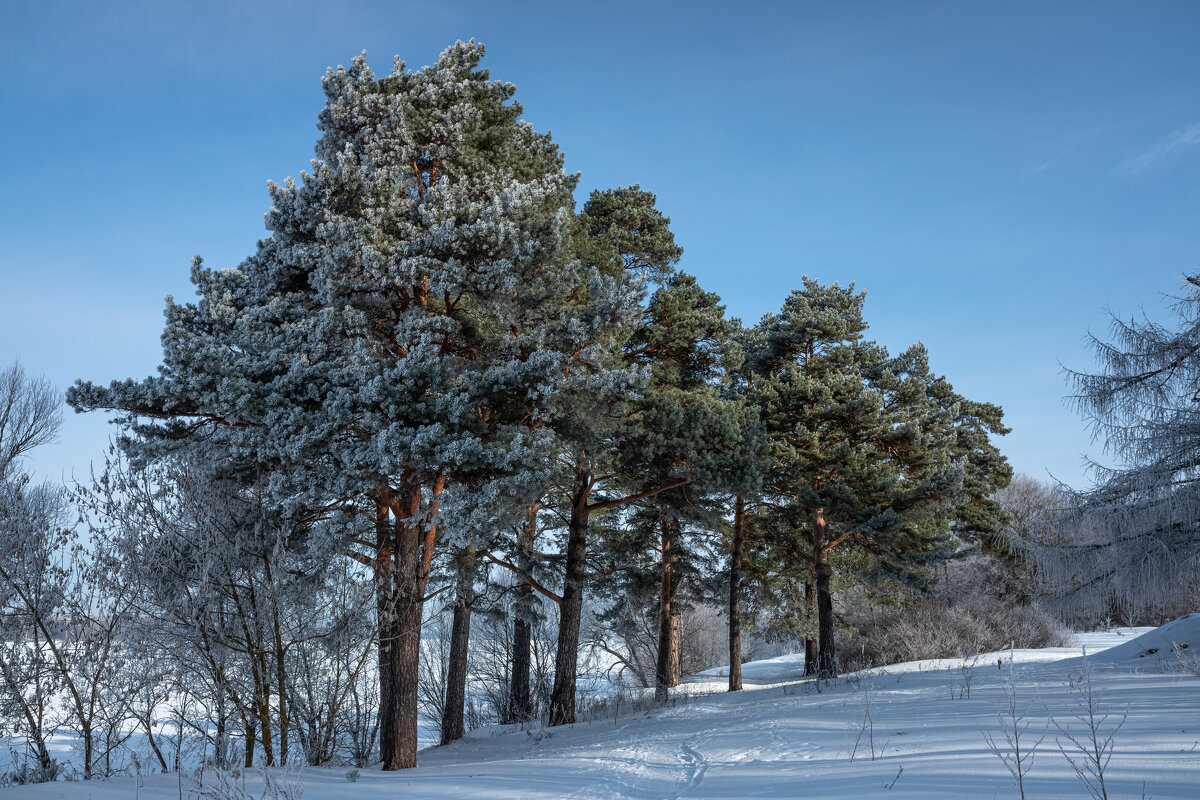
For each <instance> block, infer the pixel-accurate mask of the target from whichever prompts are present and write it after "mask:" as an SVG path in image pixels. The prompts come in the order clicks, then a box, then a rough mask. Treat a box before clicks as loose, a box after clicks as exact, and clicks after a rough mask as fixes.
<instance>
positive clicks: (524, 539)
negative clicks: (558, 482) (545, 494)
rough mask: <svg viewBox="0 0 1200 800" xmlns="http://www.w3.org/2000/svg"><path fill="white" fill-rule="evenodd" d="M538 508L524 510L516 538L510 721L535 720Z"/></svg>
mask: <svg viewBox="0 0 1200 800" xmlns="http://www.w3.org/2000/svg"><path fill="white" fill-rule="evenodd" d="M537 515H538V506H537V505H528V506H526V507H525V524H524V525H523V526H521V532H520V534H519V536H518V537H517V569H518V570H520V574H519V575H518V578H517V586H516V589H515V592H516V596H517V597H516V600H515V602H514V603H513V654H512V685H511V687H510V689H509V693H508V717H509V720H510V721H511V722H525V721H526V720H528V719H532V717H533V698H532V696H531V695H530V691H529V674H530V672H531V666H532V661H533V659H532V657H531V656H532V652H531V651H532V647H533V612H534V605H533V603H534V597H533V586H531V585H530V583H529V576H530V575H531V574H532V572H533V543H534V540H535V539H536V538H537Z"/></svg>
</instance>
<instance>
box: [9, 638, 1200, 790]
mask: <svg viewBox="0 0 1200 800" xmlns="http://www.w3.org/2000/svg"><path fill="white" fill-rule="evenodd" d="M1184 645H1186V648H1184V649H1181V650H1180V651H1179V652H1180V653H1181V654H1182V656H1183V658H1184V660H1189V661H1190V662H1191V663H1192V664H1197V663H1200V614H1192V615H1190V616H1187V617H1184V618H1182V619H1179V620H1176V621H1175V622H1172V623H1170V624H1169V625H1165V626H1163V627H1162V628H1158V629H1153V630H1151V629H1120V630H1113V631H1108V632H1104V633H1092V634H1084V635H1080V636H1078V637H1077V640H1076V642H1075V646H1073V647H1068V648H1052V649H1046V650H1017V651H1016V652H1015V654H1014V656H1015V671H1014V677H1015V685H1016V691H1017V706H1018V709H1019V710H1020V711H1021V712H1022V713H1023V714H1024V717H1025V719H1024V723H1028V726H1029V727H1028V731H1027V733H1026V737H1027V738H1026V739H1025V740H1024V742H1025V743H1026V746H1028V745H1029V744H1032V743H1033V742H1034V741H1036V740H1037V739H1039V738H1041V737H1042V736H1043V733H1045V737H1044V739H1043V740H1042V742H1041V744H1040V746H1038V748H1037V750H1036V752H1035V755H1034V760H1033V762H1032V765H1031V766H1030V767H1029V774H1028V776H1027V778H1026V780H1025V793H1026V796H1027V797H1029V798H1031V799H1032V798H1039V799H1041V800H1046V799H1048V798H1064V799H1065V798H1081V797H1087V796H1088V792H1087V790H1086V789H1085V787H1084V785H1083V784H1082V783H1081V782H1080V781H1079V779H1078V778H1077V777H1076V776H1075V774H1074V772H1073V771H1072V769H1071V766H1070V764H1069V763H1068V761H1067V759H1066V757H1065V756H1064V755H1063V753H1062V752H1060V750H1059V747H1058V744H1057V743H1056V740H1058V741H1059V742H1061V743H1062V744H1063V745H1064V746H1065V747H1066V753H1067V755H1072V754H1073V752H1072V749H1071V746H1070V744H1069V743H1068V742H1066V741H1065V739H1064V738H1063V735H1062V734H1061V733H1060V732H1059V730H1058V728H1056V727H1055V725H1054V724H1052V723H1051V721H1050V719H1051V717H1053V718H1054V720H1055V721H1057V723H1058V725H1060V726H1062V727H1064V728H1067V729H1069V730H1070V731H1071V732H1072V733H1075V734H1080V733H1084V732H1085V729H1084V728H1083V726H1082V723H1081V722H1080V721H1079V720H1078V719H1076V718H1075V715H1076V714H1077V713H1078V707H1077V705H1076V703H1075V700H1076V699H1077V698H1078V696H1079V691H1080V680H1079V678H1080V676H1081V675H1082V674H1083V672H1084V662H1083V659H1082V657H1081V656H1082V653H1083V649H1084V648H1086V650H1087V653H1088V662H1089V663H1090V665H1091V682H1092V686H1093V688H1094V689H1095V690H1096V691H1097V692H1098V693H1099V696H1100V703H1101V711H1102V712H1107V713H1108V714H1109V715H1110V716H1109V717H1108V718H1107V720H1105V721H1104V722H1103V723H1102V724H1101V726H1100V728H1101V733H1102V734H1103V735H1105V736H1106V735H1107V734H1108V733H1109V732H1111V730H1112V729H1113V728H1114V726H1115V725H1116V724H1117V723H1119V722H1120V721H1121V719H1122V718H1123V717H1125V719H1124V723H1123V725H1122V726H1121V727H1120V729H1119V730H1118V731H1117V732H1116V734H1115V736H1114V738H1113V755H1112V760H1111V763H1110V764H1109V765H1108V769H1107V772H1106V775H1105V779H1106V783H1107V789H1108V796H1109V797H1110V798H1114V800H1115V798H1118V797H1122V798H1141V797H1145V798H1155V799H1156V800H1166V798H1188V799H1189V800H1196V799H1197V798H1200V678H1198V677H1197V676H1196V675H1195V674H1192V672H1189V671H1188V670H1187V669H1185V665H1184V664H1182V663H1181V660H1180V658H1178V657H1177V656H1176V654H1175V653H1174V652H1173V651H1172V648H1173V646H1175V647H1180V646H1184ZM998 659H999V660H1001V661H1002V662H1003V668H1002V669H1001V668H998V666H997V660H998ZM1007 662H1008V653H1007V652H1005V653H992V654H985V655H982V656H980V657H978V658H977V659H973V660H972V661H971V662H970V663H964V662H963V661H962V660H941V661H937V662H914V663H910V664H898V665H893V666H889V667H886V668H882V669H877V670H872V671H870V672H869V673H860V674H858V675H854V676H849V677H848V678H845V679H842V680H839V681H836V682H833V683H831V684H826V685H825V686H822V687H818V686H817V685H816V684H815V683H814V682H812V681H811V680H804V679H803V675H802V673H803V669H804V664H803V656H783V657H780V658H774V659H769V660H766V661H760V662H755V663H751V664H746V665H744V667H743V675H744V681H745V684H746V691H743V692H740V693H737V694H724V693H718V694H712V695H707V696H700V697H695V696H691V697H687V696H683V695H681V699H679V700H678V701H677V702H675V703H674V704H668V705H667V706H664V707H660V708H652V709H649V710H646V709H643V710H641V711H638V712H637V713H634V714H627V715H625V716H618V717H617V718H615V719H613V718H609V719H604V720H595V721H592V722H588V723H580V724H577V725H574V726H570V727H564V728H556V729H549V730H542V729H535V730H514V729H511V728H499V729H489V730H482V731H476V732H475V733H474V734H472V735H470V736H469V737H468V738H467V739H465V740H463V741H461V742H458V743H456V744H454V745H452V746H450V747H444V748H434V749H429V750H426V751H423V752H422V753H421V757H420V762H421V766H420V767H419V768H417V769H413V770H406V771H403V772H398V773H388V774H384V773H381V772H378V771H374V770H362V771H361V773H360V774H359V775H358V777H357V780H356V781H353V782H351V781H350V780H348V779H347V777H346V770H345V769H334V770H325V769H306V770H304V771H303V772H302V773H301V774H300V778H299V779H300V781H302V784H303V797H304V798H305V800H323V799H325V798H329V799H330V800H334V799H335V798H336V799H338V800H344V799H345V798H362V799H363V800H370V799H371V798H389V799H390V798H394V797H411V798H421V799H422V800H425V798H454V800H463V798H481V799H486V798H546V799H547V800H551V799H553V800H559V799H560V798H596V799H597V800H599V799H600V798H636V799H638V800H660V799H663V798H683V797H693V798H752V797H762V798H799V797H810V798H823V799H824V800H834V799H835V798H846V799H847V800H855V799H857V798H864V797H884V798H891V797H897V798H923V799H933V798H947V799H949V798H953V799H954V800H961V799H962V798H993V797H998V798H1011V797H1016V796H1017V789H1016V785H1015V783H1014V781H1013V779H1012V777H1011V776H1010V775H1009V773H1008V771H1007V770H1006V769H1005V767H1004V765H1003V764H1002V763H1001V761H1000V760H999V759H998V758H997V757H996V756H995V755H994V754H992V753H991V752H989V750H988V747H987V742H986V740H985V738H984V734H985V732H986V733H991V734H992V735H993V737H994V739H995V740H996V741H997V742H998V743H1000V744H1003V742H1004V736H1003V732H1002V730H1001V725H1000V721H999V719H998V717H997V714H998V713H1000V712H1001V711H1003V710H1005V709H1006V708H1007V694H1006V687H1007V686H1008V680H1007V675H1008V666H1007ZM724 674H725V670H724V669H717V670H710V671H708V672H706V673H702V674H700V675H697V676H693V677H692V678H691V679H690V680H689V682H688V684H687V685H686V686H685V687H683V690H684V692H707V691H719V690H720V689H721V688H723V686H724ZM968 676H969V677H968ZM967 684H969V686H970V698H969V699H968V698H967V697H966V696H965V695H966V691H965V689H966V685H967ZM818 688H819V689H820V690H818ZM868 704H869V707H870V715H869V723H868V722H867V719H868V717H867V714H866V710H865V709H866V707H867V706H868ZM1126 714H1127V716H1125V715H1126ZM860 731H861V732H862V735H861V736H860ZM872 734H873V737H874V744H873V748H872V745H871V741H870V737H871V735H872ZM856 738H857V739H859V742H858V745H857V747H856V746H855V740H856ZM872 749H873V755H874V758H872ZM852 753H853V754H854V758H853V763H851V754H852ZM211 777H212V776H211V774H210V776H209V779H210V782H211ZM281 779H283V780H287V776H281ZM261 785H262V784H261V779H259V778H257V777H254V778H252V779H251V780H250V782H249V785H248V788H249V789H250V790H251V791H253V792H254V794H253V796H254V797H256V798H257V797H258V796H259V793H260V792H261ZM256 787H257V788H256ZM135 792H136V796H137V797H138V798H146V800H166V798H178V797H179V795H180V788H179V784H178V783H177V778H176V776H174V775H155V776H149V777H146V778H144V779H143V783H142V785H141V786H140V787H137V788H135V780H134V779H126V778H122V779H117V780H113V781H110V782H103V783H102V782H88V783H56V784H43V785H40V786H27V787H20V788H14V789H7V790H0V798H6V799H7V798H22V800H24V799H25V798H29V799H30V800H32V799H33V798H68V799H70V800H73V799H75V798H78V799H79V800H88V799H90V800H115V799H116V798H133V797H135ZM183 796H184V797H187V796H188V789H187V787H186V785H185V786H184V789H183Z"/></svg>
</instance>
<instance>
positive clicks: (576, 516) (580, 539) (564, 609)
mask: <svg viewBox="0 0 1200 800" xmlns="http://www.w3.org/2000/svg"><path fill="white" fill-rule="evenodd" d="M591 486H592V477H591V475H590V474H589V473H587V472H585V471H582V470H581V471H579V472H577V473H576V474H575V494H574V495H573V496H572V498H571V520H570V522H569V523H568V526H567V554H566V555H567V563H566V569H565V572H564V575H563V593H562V602H561V603H559V605H558V609H559V622H558V649H557V651H556V653H555V656H554V690H553V691H552V692H551V694H550V724H551V725H567V724H570V723H572V722H574V721H575V680H576V670H577V668H578V661H579V626H580V622H581V618H582V615H583V584H584V578H585V575H586V570H587V532H588V516H589V514H590V511H589V509H588V503H587V501H588V494H589V493H590V491H591Z"/></svg>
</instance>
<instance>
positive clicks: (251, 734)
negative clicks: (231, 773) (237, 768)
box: [175, 714, 258, 772]
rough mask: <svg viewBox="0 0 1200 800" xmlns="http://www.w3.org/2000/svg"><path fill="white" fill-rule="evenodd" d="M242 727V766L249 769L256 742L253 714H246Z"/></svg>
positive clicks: (252, 760)
mask: <svg viewBox="0 0 1200 800" xmlns="http://www.w3.org/2000/svg"><path fill="white" fill-rule="evenodd" d="M243 728H244V730H245V733H246V752H245V753H243V754H242V756H243V758H242V766H244V767H245V768H246V769H250V768H251V767H253V766H254V747H255V745H257V743H258V739H257V736H258V726H256V725H255V724H254V716H253V715H252V714H246V715H245V716H244V720H243ZM179 760H180V755H179V747H176V748H175V771H176V772H179V769H180V767H179Z"/></svg>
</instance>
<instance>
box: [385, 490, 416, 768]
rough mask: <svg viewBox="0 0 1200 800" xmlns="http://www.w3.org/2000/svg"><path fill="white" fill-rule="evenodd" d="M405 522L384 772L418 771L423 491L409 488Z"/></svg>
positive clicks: (399, 538)
mask: <svg viewBox="0 0 1200 800" xmlns="http://www.w3.org/2000/svg"><path fill="white" fill-rule="evenodd" d="M403 505H404V508H403V516H400V517H399V518H398V519H397V520H396V558H395V561H396V569H395V587H396V628H395V630H394V631H393V644H392V649H391V670H392V687H393V689H392V702H393V704H394V706H395V709H396V710H395V716H394V717H393V726H392V735H393V737H394V739H393V742H394V745H393V749H392V751H391V753H389V754H387V756H385V758H384V762H383V768H384V769H385V770H396V769H408V768H410V767H415V766H416V765H417V674H418V670H419V667H420V663H421V611H422V609H423V607H424V597H423V594H424V592H423V587H422V583H423V581H422V580H421V577H422V576H421V568H422V559H421V544H422V541H423V538H424V537H423V536H422V535H421V533H422V531H421V530H420V528H421V527H423V526H421V525H420V523H419V522H417V520H419V514H420V511H421V489H420V487H419V486H414V487H410V488H408V489H407V490H406V494H405V497H404V504H403Z"/></svg>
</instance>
